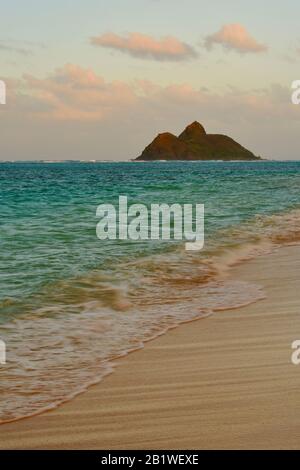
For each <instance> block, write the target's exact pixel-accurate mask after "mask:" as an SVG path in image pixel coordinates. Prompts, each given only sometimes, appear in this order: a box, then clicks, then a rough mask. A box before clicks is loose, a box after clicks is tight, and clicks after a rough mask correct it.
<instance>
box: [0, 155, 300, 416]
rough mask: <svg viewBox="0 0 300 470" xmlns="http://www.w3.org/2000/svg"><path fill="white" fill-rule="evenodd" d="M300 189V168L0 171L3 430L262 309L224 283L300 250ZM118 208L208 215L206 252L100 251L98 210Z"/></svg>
mask: <svg viewBox="0 0 300 470" xmlns="http://www.w3.org/2000/svg"><path fill="white" fill-rule="evenodd" d="M299 188H300V162H284V163H283V162H249V163H245V162H243V163H239V162H228V163H222V162H209V163H208V162H207V163H206V162H190V163H187V162H185V163H182V162H173V163H166V162H155V163H131V162H126V163H51V164H46V163H2V164H0V198H1V225H0V231H1V232H0V233H1V238H0V240H1V243H0V259H1V264H0V269H1V273H0V274H1V283H0V339H3V340H5V341H6V344H7V352H8V363H7V365H6V366H4V367H0V379H1V383H0V394H1V395H2V397H3V398H2V399H1V403H0V421H1V420H2V421H5V420H11V419H16V418H18V417H22V416H25V415H29V414H34V413H37V412H40V411H41V410H42V409H44V408H48V407H50V406H55V405H57V404H59V403H61V402H62V401H64V400H67V399H69V398H70V397H71V396H72V395H74V394H76V393H78V392H80V391H81V390H82V389H84V388H85V387H86V386H88V385H89V384H91V383H93V382H96V381H98V380H100V378H101V377H103V376H104V375H105V374H106V373H107V372H109V371H110V369H111V362H110V360H111V359H112V358H114V357H116V356H118V355H122V354H125V353H126V352H128V351H129V350H131V349H136V348H138V347H140V346H141V345H142V344H143V342H144V341H146V340H148V339H150V338H151V337H153V336H156V335H158V334H161V333H162V332H164V331H165V330H166V329H168V328H171V327H173V326H175V325H177V324H178V323H180V322H182V321H188V320H191V319H193V318H198V317H199V318H201V316H205V315H209V314H212V313H213V312H214V311H216V310H218V309H226V308H229V307H231V306H236V305H243V304H246V303H249V302H251V301H255V300H258V299H259V298H261V297H262V295H263V293H262V292H261V289H260V286H254V285H247V286H245V285H243V284H241V283H239V282H238V281H237V282H236V283H233V282H231V283H229V282H228V281H226V279H225V278H224V272H226V270H227V269H228V268H229V267H230V265H231V264H233V263H234V262H236V261H240V260H243V259H246V258H248V257H250V256H254V255H255V254H259V253H261V252H266V251H270V250H272V248H273V247H274V246H278V245H279V244H282V243H286V242H295V241H296V242H297V241H298V239H299V237H300V218H299V214H300V211H299V208H300V190H299ZM119 195H126V196H127V197H128V202H129V204H132V203H143V204H147V205H148V206H149V205H150V204H151V203H160V204H161V203H164V202H165V203H168V204H172V203H180V204H184V203H193V204H196V203H198V204H200V203H202V204H204V205H205V249H204V250H203V251H201V252H195V253H191V252H189V253H188V252H186V251H185V250H184V243H183V242H178V241H176V242H175V241H173V240H172V241H164V242H162V241H119V240H115V241H111V240H110V241H100V240H99V239H98V238H97V237H96V224H97V222H98V219H97V218H96V208H97V206H98V205H99V204H102V203H113V204H115V205H117V203H118V197H119ZM222 276H223V277H222ZM245 287H247V288H245ZM45 370H47V374H45Z"/></svg>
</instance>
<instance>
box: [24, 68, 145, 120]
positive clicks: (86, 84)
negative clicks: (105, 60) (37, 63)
mask: <svg viewBox="0 0 300 470" xmlns="http://www.w3.org/2000/svg"><path fill="white" fill-rule="evenodd" d="M22 89H23V90H25V91H26V92H27V94H26V95H25V96H27V101H26V103H25V104H27V102H28V101H29V98H28V97H30V99H31V103H38V104H39V106H33V110H34V112H35V113H40V114H41V117H47V118H53V119H56V120H73V121H74V120H101V119H103V118H104V117H106V116H108V115H110V114H111V113H112V112H113V111H115V110H116V109H118V110H119V112H121V111H122V109H124V107H128V106H130V105H132V104H133V103H134V102H135V101H136V96H135V94H134V92H133V90H132V89H131V87H130V86H129V85H127V84H126V83H124V82H121V81H118V80H116V81H112V82H106V81H105V80H104V79H103V78H102V77H101V76H98V75H96V74H95V72H93V71H92V70H91V69H84V68H82V67H79V66H78V65H72V64H66V65H65V66H64V67H62V68H58V69H56V70H55V71H54V73H52V74H51V75H50V76H49V77H47V78H44V79H38V78H35V77H33V76H31V75H24V77H23V83H22ZM19 102H20V96H19ZM23 102H24V95H23Z"/></svg>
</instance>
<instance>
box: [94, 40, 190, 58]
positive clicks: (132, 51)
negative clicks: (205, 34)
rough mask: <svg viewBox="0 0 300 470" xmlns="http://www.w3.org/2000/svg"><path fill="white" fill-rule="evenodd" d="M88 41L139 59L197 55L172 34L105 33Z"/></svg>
mask: <svg viewBox="0 0 300 470" xmlns="http://www.w3.org/2000/svg"><path fill="white" fill-rule="evenodd" d="M90 41H91V44H93V45H94V46H100V47H106V48H109V49H115V50H118V51H120V52H124V53H127V54H129V55H131V56H133V57H137V58H139V59H154V60H159V61H182V60H187V59H191V58H194V57H196V56H197V54H196V52H195V50H194V49H193V48H192V47H191V46H189V45H188V44H186V43H184V42H181V41H179V40H178V39H177V38H175V37H172V36H166V37H163V38H161V39H155V38H153V37H152V36H148V35H145V34H142V33H129V34H128V35H127V36H119V35H118V34H115V33H106V34H102V35H101V36H97V37H92V38H91V40H90Z"/></svg>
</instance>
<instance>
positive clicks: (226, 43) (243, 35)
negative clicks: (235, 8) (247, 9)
mask: <svg viewBox="0 0 300 470" xmlns="http://www.w3.org/2000/svg"><path fill="white" fill-rule="evenodd" d="M215 44H221V45H222V46H223V47H224V48H225V49H228V50H234V51H236V52H239V53H241V54H245V53H248V52H252V53H259V52H264V51H266V50H267V46H266V45H265V44H260V43H259V42H257V41H256V39H254V38H253V37H252V36H251V35H250V34H249V33H248V31H247V30H246V28H244V26H242V25H241V24H238V23H236V24H227V25H224V26H222V28H221V29H220V30H219V31H217V32H216V33H214V34H211V35H209V36H207V37H206V38H205V43H204V45H205V47H206V48H207V49H211V48H212V47H213V46H214V45H215Z"/></svg>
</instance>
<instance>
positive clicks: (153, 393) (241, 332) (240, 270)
mask: <svg viewBox="0 0 300 470" xmlns="http://www.w3.org/2000/svg"><path fill="white" fill-rule="evenodd" d="M279 266H280V269H278V267H279ZM299 275H300V247H299V246H288V247H283V248H280V249H278V250H277V251H275V252H274V253H271V254H268V255H261V256H260V257H258V258H256V259H253V260H251V261H248V262H247V263H243V264H242V265H239V266H235V267H232V268H231V272H230V275H229V279H241V280H245V281H250V282H254V283H259V284H261V285H262V286H263V287H264V289H265V291H266V295H267V296H266V299H264V300H261V301H258V302H256V303H254V304H251V305H249V306H246V307H241V308H237V309H232V310H226V311H223V312H222V311H219V312H216V313H214V314H213V315H212V316H210V317H207V318H202V319H201V321H192V322H188V323H184V324H181V325H179V327H177V328H175V329H171V330H169V331H168V332H167V333H166V334H164V335H162V336H159V337H158V338H156V339H155V340H153V341H151V342H147V343H146V344H145V346H144V348H142V349H140V350H137V351H134V352H132V353H130V354H129V355H127V356H125V357H123V358H121V359H117V360H116V361H114V362H115V364H116V366H118V367H117V368H116V369H115V371H114V374H110V375H108V376H107V377H106V378H105V379H104V380H103V381H102V382H100V383H99V384H97V385H94V386H92V387H91V388H89V389H88V390H87V391H86V392H84V393H83V394H80V395H78V396H77V397H75V398H74V399H73V400H72V401H70V402H67V403H65V404H62V405H61V406H59V407H58V408H55V409H53V410H51V411H48V412H45V413H43V414H39V415H36V416H34V417H29V418H24V419H21V420H18V421H14V422H11V423H7V424H2V425H1V426H0V449H60V448H61V449H80V448H84V449H106V448H107V449H151V448H152V449H153V448H156V449H160V448H165V449H176V448H186V449H201V448H202V449H210V448H224V449H225V448H299V447H300V444H299V443H298V442H299V437H300V431H298V429H300V418H299V419H297V412H296V409H295V408H297V409H299V410H300V397H299V398H298V396H297V389H299V388H300V370H299V372H298V371H297V367H296V366H294V365H292V364H291V362H290V356H291V354H292V349H291V343H292V341H294V340H295V339H298V337H299V336H300V316H299V310H300V299H298V298H297V283H299ZM279 287H280V289H279ZM297 312H298V315H297ZM298 317H299V319H298ZM298 332H299V335H297V333H298ZM273 343H274V344H273ZM284 394H286V396H284ZM298 415H299V413H298ZM279 418H280V419H279Z"/></svg>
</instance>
